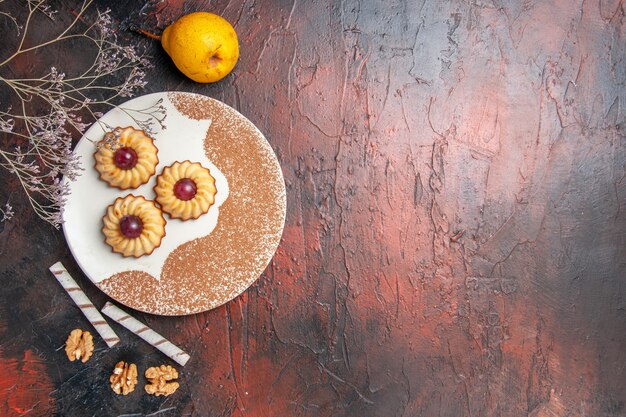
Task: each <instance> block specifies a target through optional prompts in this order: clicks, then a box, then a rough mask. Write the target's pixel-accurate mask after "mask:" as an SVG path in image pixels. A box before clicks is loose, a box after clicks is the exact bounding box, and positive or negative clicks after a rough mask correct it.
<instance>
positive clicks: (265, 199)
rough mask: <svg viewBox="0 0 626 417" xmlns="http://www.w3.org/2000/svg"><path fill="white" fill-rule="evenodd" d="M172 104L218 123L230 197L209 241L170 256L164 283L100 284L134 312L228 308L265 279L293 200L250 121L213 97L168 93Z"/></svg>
mask: <svg viewBox="0 0 626 417" xmlns="http://www.w3.org/2000/svg"><path fill="white" fill-rule="evenodd" d="M168 98H169V99H170V101H171V102H172V103H173V104H174V106H175V107H176V108H177V109H178V111H180V112H181V113H183V114H185V115H186V116H187V117H189V118H192V119H195V120H201V119H204V118H211V119H212V125H211V127H210V128H209V130H208V132H207V135H206V138H205V142H204V147H205V152H206V154H207V157H208V158H209V159H210V160H211V161H213V162H214V163H215V165H217V166H219V167H220V169H221V170H222V172H223V174H224V175H225V176H226V178H228V181H229V189H230V195H229V198H228V200H226V202H225V203H224V204H223V205H222V207H221V208H220V218H219V222H218V224H217V226H216V227H215V229H214V230H213V232H212V233H211V234H210V235H208V236H205V237H202V238H198V239H195V240H192V241H189V242H187V243H185V244H183V245H180V246H179V247H178V248H176V249H175V250H174V251H173V252H172V253H171V254H170V255H169V257H168V259H167V261H166V262H165V265H164V267H163V270H162V272H161V280H160V282H159V281H156V280H155V279H154V278H153V277H151V276H150V275H149V274H145V273H141V272H137V271H128V272H124V273H120V274H116V275H114V276H112V277H111V278H109V279H107V280H105V281H102V282H101V283H100V284H99V286H100V288H101V289H102V290H103V291H105V292H106V293H108V294H109V295H111V296H112V297H113V298H115V299H117V300H118V301H120V302H122V303H124V304H126V305H128V306H129V307H132V308H135V309H138V310H142V311H146V312H150V313H154V314H163V315H182V314H192V313H197V312H201V311H205V310H209V309H211V308H215V307H217V306H219V305H221V304H224V303H225V302H227V301H229V300H231V299H233V298H234V297H236V296H237V295H239V294H241V293H242V292H243V291H245V290H246V289H247V288H248V287H249V286H250V285H251V284H252V283H253V282H254V281H255V280H256V279H257V278H258V277H259V275H260V274H261V273H262V272H263V270H264V269H265V267H266V266H267V264H268V263H269V261H270V260H271V258H272V256H273V255H274V252H275V251H276V248H277V247H278V244H279V242H280V237H281V235H282V230H283V226H284V221H285V208H286V195H285V185H284V181H283V177H282V172H281V169H280V165H279V164H278V161H277V160H276V156H275V154H274V151H273V150H272V148H271V147H270V145H269V143H268V142H267V141H266V140H265V138H264V137H263V135H262V134H261V132H259V130H258V129H257V128H256V127H255V126H254V125H253V124H252V123H251V122H250V121H248V120H247V119H246V118H244V117H243V116H242V115H241V114H239V113H237V112H236V111H235V110H234V109H232V108H230V107H228V106H226V105H225V104H223V103H221V102H219V101H216V100H213V99H211V98H208V97H204V96H199V95H195V94H188V93H169V95H168Z"/></svg>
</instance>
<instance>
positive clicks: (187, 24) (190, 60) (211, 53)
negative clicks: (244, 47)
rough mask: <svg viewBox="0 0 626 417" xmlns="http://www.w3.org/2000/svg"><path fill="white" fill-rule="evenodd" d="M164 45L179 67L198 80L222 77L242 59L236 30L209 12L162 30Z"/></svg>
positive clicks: (209, 80) (194, 14)
mask: <svg viewBox="0 0 626 417" xmlns="http://www.w3.org/2000/svg"><path fill="white" fill-rule="evenodd" d="M161 45H163V49H165V52H167V54H168V55H169V56H170V58H172V61H174V64H175V65H176V67H177V68H178V69H179V70H180V71H181V72H182V73H183V74H185V75H186V76H187V77H189V78H191V79H192V80H194V81H196V82H199V83H213V82H215V81H219V80H221V79H222V78H224V77H225V76H226V75H228V73H229V72H231V71H232V69H233V68H234V67H235V64H236V63H237V59H238V58H239V43H238V41H237V34H236V33H235V29H233V27H232V26H231V24H230V23H228V21H227V20H226V19H224V18H222V17H221V16H218V15H216V14H213V13H208V12H195V13H190V14H188V15H185V16H183V17H181V18H180V19H178V20H177V21H176V22H174V23H172V24H171V25H170V26H168V27H167V28H165V30H164V31H163V34H162V35H161Z"/></svg>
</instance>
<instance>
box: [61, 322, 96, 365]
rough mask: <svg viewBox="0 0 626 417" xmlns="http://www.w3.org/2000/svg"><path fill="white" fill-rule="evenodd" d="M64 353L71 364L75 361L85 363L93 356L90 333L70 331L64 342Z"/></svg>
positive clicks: (79, 330) (77, 330)
mask: <svg viewBox="0 0 626 417" xmlns="http://www.w3.org/2000/svg"><path fill="white" fill-rule="evenodd" d="M65 353H66V354H67V358H68V359H69V360H70V361H72V362H74V361H75V360H77V359H78V360H80V361H81V362H82V363H85V362H87V361H88V360H89V358H91V355H92V354H93V336H91V333H89V332H83V331H82V330H81V329H74V330H72V332H71V333H70V335H69V336H68V337H67V341H66V342H65Z"/></svg>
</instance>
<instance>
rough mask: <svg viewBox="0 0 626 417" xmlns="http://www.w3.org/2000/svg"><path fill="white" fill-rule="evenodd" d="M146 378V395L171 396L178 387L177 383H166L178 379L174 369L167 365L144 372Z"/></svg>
mask: <svg viewBox="0 0 626 417" xmlns="http://www.w3.org/2000/svg"><path fill="white" fill-rule="evenodd" d="M145 375H146V378H148V382H149V384H146V392H147V393H148V394H152V395H156V396H157V397H158V396H159V395H165V396H168V395H171V394H173V393H174V392H176V390H177V389H178V387H179V384H178V382H176V381H174V382H168V381H172V380H173V379H176V378H178V372H177V371H176V369H174V368H172V367H171V366H169V365H167V366H166V365H161V366H159V367H156V366H154V367H152V368H148V369H147V370H146V374H145Z"/></svg>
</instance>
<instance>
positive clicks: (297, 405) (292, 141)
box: [0, 0, 626, 417]
mask: <svg viewBox="0 0 626 417" xmlns="http://www.w3.org/2000/svg"><path fill="white" fill-rule="evenodd" d="M16 3H17V2H16V1H6V2H4V3H2V4H0V8H4V9H3V10H7V9H11V8H12V7H16ZM74 3H75V2H68V4H61V3H55V5H56V7H57V8H58V10H59V14H58V17H57V22H64V21H69V20H70V19H71V18H72V15H71V9H72V7H77V4H74ZM96 3H97V5H96V7H100V8H105V7H110V8H111V9H112V14H113V16H114V17H115V19H116V20H118V21H119V22H121V24H122V27H127V26H128V25H130V24H137V25H139V26H141V27H143V28H144V29H148V30H152V31H156V32H158V31H159V30H161V29H163V28H164V27H165V26H166V25H167V24H169V23H171V22H172V21H173V20H175V19H176V18H177V17H179V16H180V15H182V14H184V13H185V12H188V11H193V10H207V11H213V12H216V13H218V14H221V15H223V16H224V17H226V18H227V19H228V20H229V21H231V22H232V23H233V24H234V26H235V29H236V30H237V32H238V34H239V36H240V45H241V58H240V61H239V63H238V65H237V67H236V69H235V70H234V72H233V73H232V74H231V75H229V76H228V77H227V78H225V79H224V80H222V81H221V82H219V83H217V84H215V85H199V84H194V83H192V82H190V81H189V80H187V79H186V78H184V77H183V76H182V75H181V74H180V73H178V72H177V70H176V68H175V67H174V66H173V65H172V64H171V62H170V60H169V58H168V57H167V56H166V55H165V53H164V52H163V51H162V49H161V48H160V46H159V45H158V44H157V43H155V42H154V41H151V40H149V39H146V38H143V37H141V36H140V35H135V34H133V33H131V32H128V31H123V32H122V33H120V36H121V37H122V38H123V39H125V40H126V41H127V42H132V43H139V44H142V45H144V46H146V47H147V48H148V50H149V51H150V52H151V53H152V55H153V57H154V58H153V61H154V64H155V68H154V69H153V70H152V71H151V72H150V73H149V75H148V80H149V82H150V83H149V85H148V86H147V87H146V90H145V91H146V92H154V91H163V90H181V91H194V92H198V93H202V94H206V95H208V96H211V97H214V98H217V99H219V100H222V101H224V102H225V103H227V104H229V105H231V106H233V107H235V108H236V109H238V110H239V111H240V112H242V113H243V114H244V115H245V116H247V117H248V118H249V119H250V120H252V122H254V123H255V124H256V125H257V126H258V127H259V129H260V130H261V131H262V132H264V133H265V135H266V137H267V138H268V140H269V142H270V143H271V145H272V146H273V148H274V150H275V151H276V153H277V155H278V157H279V160H280V161H281V164H282V167H283V172H284V175H285V181H286V184H287V198H288V213H287V222H286V226H285V233H284V238H283V241H282V243H281V246H280V248H279V250H278V253H277V255H276V257H275V259H274V261H273V262H272V263H271V265H270V266H269V267H268V268H267V270H266V272H265V273H264V274H263V276H262V277H261V278H260V279H259V280H258V282H257V283H256V284H255V285H253V286H252V287H251V288H250V289H249V290H248V291H247V292H246V293H245V294H244V295H242V296H241V297H239V298H237V299H236V300H234V301H232V302H230V303H228V304H227V305H226V306H223V307H221V308H218V309H216V310H213V311H210V312H207V313H203V314H198V315H195V316H190V317H184V318H163V317H155V316H149V315H145V314H139V313H137V316H138V317H139V318H141V319H143V320H145V321H146V322H148V323H149V324H150V325H151V326H153V327H154V328H155V329H156V330H158V331H160V332H162V333H163V334H164V335H166V336H167V337H169V338H170V339H171V340H173V341H174V342H176V343H178V344H179V345H181V346H182V347H184V348H185V349H186V350H187V351H188V352H189V353H190V354H191V355H192V360H191V361H190V362H189V364H188V365H187V366H186V367H185V368H183V369H181V374H182V375H181V378H180V381H181V384H182V386H181V388H180V389H179V391H178V392H177V393H176V394H175V395H173V396H172V397H169V398H153V397H149V396H147V395H145V394H144V393H143V392H142V391H143V388H142V384H140V386H139V387H138V389H137V390H136V391H135V392H134V393H133V394H131V395H129V396H127V397H116V396H115V395H114V394H113V393H112V392H111V390H110V389H109V387H108V384H107V383H106V379H107V378H108V375H109V371H110V370H111V369H112V367H113V365H114V363H115V362H116V361H118V360H120V359H130V360H133V361H135V362H136V363H137V364H138V366H139V368H140V369H145V367H146V366H150V365H154V364H157V363H162V362H167V361H164V360H163V356H162V355H160V354H159V353H158V352H157V351H155V350H154V349H152V348H151V347H149V346H148V345H146V344H145V343H144V342H142V341H140V340H138V339H137V338H135V337H134V336H132V335H130V334H129V333H127V332H126V331H125V330H123V329H121V328H119V327H117V326H116V327H115V328H116V330H119V334H120V335H121V337H122V343H121V344H120V345H119V346H118V347H115V348H114V349H111V350H108V349H106V346H105V345H104V343H103V342H102V341H101V340H99V339H98V340H97V342H96V345H97V352H96V353H95V354H94V357H93V358H92V360H91V361H89V362H88V363H87V364H86V365H80V364H75V363H69V362H68V361H67V359H66V358H65V353H64V352H63V350H62V349H61V348H62V345H63V342H64V340H65V337H66V335H67V334H68V332H69V331H70V330H71V329H73V328H75V327H83V328H86V327H87V324H86V322H85V320H84V318H83V317H82V316H81V314H80V313H79V311H78V310H77V308H75V307H74V305H73V304H72V302H71V301H70V299H69V298H68V297H67V295H66V294H65V293H64V292H63V290H62V289H61V288H60V287H59V285H58V283H57V282H56V281H55V280H54V279H53V277H52V276H51V275H50V274H49V272H48V267H49V266H50V265H51V264H53V263H54V262H56V261H58V260H61V261H63V262H64V263H65V264H66V265H67V266H68V268H69V269H70V272H71V273H72V274H73V275H74V276H75V277H76V278H77V279H78V280H79V283H80V284H81V285H82V286H83V288H86V290H87V293H88V294H89V296H90V297H92V300H93V301H94V302H95V303H96V304H97V305H102V304H103V303H104V301H105V300H106V297H105V296H104V295H103V294H101V293H99V292H98V291H97V290H96V289H95V288H94V287H93V286H91V285H90V284H89V282H88V281H87V279H86V278H85V277H84V276H83V275H82V274H81V272H80V271H79V270H78V268H77V266H76V264H75V263H74V262H73V260H72V258H71V255H70V253H69V250H68V248H67V246H66V243H65V241H64V237H63V234H62V233H61V232H59V231H55V230H54V229H52V228H51V227H49V226H48V225H47V224H45V223H43V222H42V221H40V220H38V219H37V218H36V217H35V216H34V215H33V214H32V213H31V212H30V211H29V210H28V209H27V203H26V201H25V199H24V198H23V196H22V195H21V193H20V191H19V187H18V184H17V183H16V182H15V180H13V179H12V178H11V177H9V176H8V175H7V173H6V172H1V173H0V175H1V180H2V187H1V189H0V198H2V200H6V199H10V201H11V203H12V204H13V206H14V207H15V208H16V210H17V211H18V216H17V218H16V219H14V220H13V221H11V222H9V223H6V224H2V225H0V268H1V278H0V279H1V285H0V294H1V295H2V300H3V301H2V305H1V306H0V324H1V326H0V362H1V363H2V368H1V369H3V370H4V371H3V372H1V373H0V375H2V377H0V413H1V414H2V415H19V414H24V415H29V416H47V415H59V416H91V415H95V416H103V415H112V416H116V415H126V416H129V415H132V416H135V415H137V416H139V415H150V416H162V417H166V416H179V415H197V416H224V417H225V416H280V417H283V416H285V417H287V416H311V417H312V416H380V417H391V416H407V417H408V416H450V417H458V416H474V417H476V416H535V417H553V416H581V417H582V416H597V417H599V416H625V415H626V144H625V136H624V128H625V126H626V125H625V122H626V118H625V111H624V106H625V104H626V89H625V80H626V63H625V57H626V22H625V18H626V16H625V8H626V5H625V3H624V2H623V1H621V0H593V1H592V0H580V1H558V0H550V1H531V0H525V1H501V0H492V1H488V0H485V1H482V0H471V1H462V0H451V1H408V0H405V1H400V0H379V1H374V0H363V1H356V0H344V1H330V0H328V1H317V0H280V1H279V0H257V1H255V0H232V1H187V2H184V1H177V0H169V1H168V0H163V1H153V2H150V3H147V4H144V3H142V2H125V1H109V2H107V1H104V0H101V1H97V2H96ZM94 9H95V8H94ZM93 12H94V10H92V11H91V12H90V14H88V16H87V17H89V16H92V17H93ZM53 29H54V25H53V24H52V23H50V24H47V25H41V26H40V27H39V28H38V30H37V34H36V36H44V35H45V34H46V33H51V32H52V31H53ZM0 30H1V31H2V33H3V34H5V33H6V34H8V33H10V30H11V26H10V24H9V23H8V22H6V21H3V20H2V19H0ZM7 36H8V35H7ZM4 39H5V40H4V44H8V42H7V39H8V38H7V37H6V36H4ZM6 53H7V51H6V50H4V51H3V52H2V54H6ZM56 59H57V60H58V61H59V65H60V64H61V63H62V64H63V65H72V61H74V60H77V61H80V60H81V59H84V57H82V55H81V54H80V53H78V52H77V51H73V50H71V49H66V50H63V49H60V51H59V54H58V55H57V56H56ZM41 60H43V58H41V57H39V56H38V55H34V56H31V57H29V58H28V59H27V60H26V61H24V62H23V63H22V66H21V67H22V69H23V70H26V71H28V69H29V68H31V67H32V66H36V65H42V61H41ZM68 62H69V63H68ZM0 90H1V91H3V93H2V95H1V96H0V102H1V103H2V104H3V105H4V104H6V103H7V101H9V102H10V100H11V98H10V97H9V95H8V94H7V93H6V90H4V89H0ZM1 140H2V141H3V142H5V141H6V140H7V139H6V138H4V137H3V138H2V139H1ZM5 143H6V142H5Z"/></svg>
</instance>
